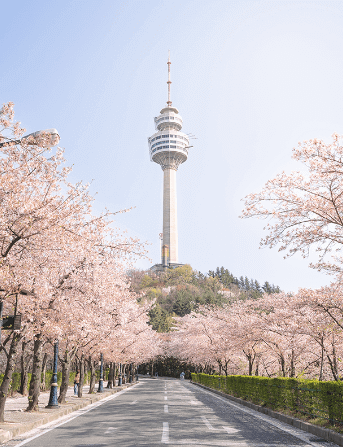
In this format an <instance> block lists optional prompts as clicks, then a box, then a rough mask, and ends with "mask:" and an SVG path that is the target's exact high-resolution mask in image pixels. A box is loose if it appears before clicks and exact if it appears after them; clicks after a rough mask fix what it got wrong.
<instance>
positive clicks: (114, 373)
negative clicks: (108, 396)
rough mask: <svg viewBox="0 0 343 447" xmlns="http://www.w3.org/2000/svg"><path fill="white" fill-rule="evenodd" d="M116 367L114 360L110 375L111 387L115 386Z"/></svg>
mask: <svg viewBox="0 0 343 447" xmlns="http://www.w3.org/2000/svg"><path fill="white" fill-rule="evenodd" d="M116 368H117V367H116V364H115V362H113V376H112V382H113V387H115V386H116V373H117V370H116Z"/></svg>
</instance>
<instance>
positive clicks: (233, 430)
mask: <svg viewBox="0 0 343 447" xmlns="http://www.w3.org/2000/svg"><path fill="white" fill-rule="evenodd" d="M163 444H168V445H170V446H180V445H182V446H192V447H193V446H228V447H248V446H249V447H293V446H294V447H296V446H297V447H298V446H302V447H309V446H311V447H313V446H315V447H334V446H336V444H332V443H329V442H326V441H324V440H320V439H319V438H317V437H315V436H314V435H311V434H309V433H305V432H303V431H301V430H298V429H295V428H293V427H291V426H289V425H287V424H283V423H281V422H279V421H277V420H276V419H273V418H270V417H268V416H265V415H263V414H260V413H257V412H254V411H253V410H250V409H248V408H246V407H243V406H240V405H238V404H236V403H233V402H231V401H229V400H227V399H225V398H222V397H220V396H217V395H216V394H213V393H210V392H208V391H206V390H203V389H202V388H199V387H197V386H195V385H192V384H190V383H188V382H185V381H180V380H167V379H166V380H165V379H163V378H161V379H150V378H149V379H148V378H147V379H141V381H140V382H139V383H138V384H137V385H135V386H133V387H131V388H128V389H127V390H124V391H122V392H119V393H117V394H114V395H112V396H110V397H109V398H106V399H105V400H104V401H101V402H97V403H95V404H93V405H92V406H89V407H87V408H85V409H82V410H79V411H77V412H75V413H73V414H70V415H68V416H66V417H64V419H63V420H59V421H57V422H56V421H55V422H54V423H52V424H50V425H49V426H45V427H43V428H40V429H37V430H36V431H35V432H31V433H29V434H27V435H26V437H24V438H21V439H20V440H19V438H18V439H17V440H12V441H10V442H8V443H7V444H6V446H8V447H9V446H17V447H19V446H23V445H25V446H26V447H104V446H118V447H119V446H120V447H131V446H132V447H138V446H149V447H154V446H161V445H163Z"/></svg>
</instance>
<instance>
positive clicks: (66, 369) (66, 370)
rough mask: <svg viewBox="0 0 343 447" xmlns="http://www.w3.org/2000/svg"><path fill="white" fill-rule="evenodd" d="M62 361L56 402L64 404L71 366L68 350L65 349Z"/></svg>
mask: <svg viewBox="0 0 343 447" xmlns="http://www.w3.org/2000/svg"><path fill="white" fill-rule="evenodd" d="M61 363H62V383H61V388H60V395H59V396H58V399H57V400H58V403H59V404H64V403H65V401H66V395H67V391H68V386H69V375H70V367H71V358H70V353H69V351H68V350H66V351H65V353H64V357H63V359H62V361H61Z"/></svg>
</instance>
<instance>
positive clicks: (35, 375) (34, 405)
mask: <svg viewBox="0 0 343 447" xmlns="http://www.w3.org/2000/svg"><path fill="white" fill-rule="evenodd" d="M42 350H43V340H42V338H41V334H37V335H35V338H34V342H33V361H32V376H31V381H30V389H29V405H28V407H27V409H26V411H38V400H39V394H40V382H41V378H42V362H43V358H42Z"/></svg>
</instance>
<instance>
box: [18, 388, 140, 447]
mask: <svg viewBox="0 0 343 447" xmlns="http://www.w3.org/2000/svg"><path fill="white" fill-rule="evenodd" d="M140 383H142V382H140ZM140 383H137V384H135V385H133V386H132V387H130V388H126V389H125V390H121V391H118V393H115V394H112V395H111V396H109V397H105V399H103V400H100V401H99V402H95V403H94V404H90V405H87V407H85V408H82V409H81V410H77V411H74V412H73V413H71V414H68V415H66V416H62V417H61V418H59V419H57V420H56V421H53V422H49V423H48V424H46V425H44V426H43V427H38V428H35V429H34V430H31V431H29V432H27V433H23V436H30V435H31V434H32V435H33V434H34V433H37V431H38V432H39V433H38V434H35V435H34V436H31V437H30V438H28V439H25V441H22V442H20V443H19V444H16V446H15V447H21V446H22V445H25V444H27V443H28V442H30V441H32V440H33V439H36V438H39V437H40V436H42V435H45V433H48V432H49V431H51V430H54V429H55V428H57V427H60V426H61V425H64V424H66V423H67V422H70V421H72V420H73V419H76V418H77V417H79V416H81V415H83V414H85V413H88V412H89V411H92V410H94V408H97V407H100V405H102V404H105V403H106V402H108V401H109V400H112V399H115V398H116V397H117V396H120V395H121V394H123V393H126V392H127V391H129V390H132V389H133V388H135V387H136V386H138V385H140ZM58 421H60V423H58ZM61 421H62V422H61ZM54 424H56V425H54ZM44 427H49V428H45V429H44Z"/></svg>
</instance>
